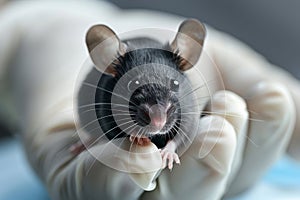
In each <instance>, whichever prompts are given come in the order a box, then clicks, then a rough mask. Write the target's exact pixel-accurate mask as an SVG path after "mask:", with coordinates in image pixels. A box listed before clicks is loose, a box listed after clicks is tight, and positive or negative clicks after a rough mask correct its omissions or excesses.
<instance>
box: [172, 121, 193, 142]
mask: <svg viewBox="0 0 300 200" xmlns="http://www.w3.org/2000/svg"><path fill="white" fill-rule="evenodd" d="M174 126H175V127H177V128H178V129H179V130H180V131H181V132H182V134H183V135H184V137H185V138H187V140H188V141H189V142H190V143H192V141H191V139H190V138H189V137H188V136H187V134H186V133H185V132H184V131H183V130H182V129H181V128H180V127H179V126H178V125H176V124H175V125H174ZM178 133H180V132H179V131H178Z"/></svg>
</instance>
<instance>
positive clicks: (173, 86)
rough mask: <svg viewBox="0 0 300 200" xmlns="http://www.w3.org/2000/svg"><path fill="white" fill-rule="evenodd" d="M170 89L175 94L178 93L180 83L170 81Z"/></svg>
mask: <svg viewBox="0 0 300 200" xmlns="http://www.w3.org/2000/svg"><path fill="white" fill-rule="evenodd" d="M170 89H171V90H172V91H173V92H178V89H179V81H177V80H175V79H171V81H170Z"/></svg>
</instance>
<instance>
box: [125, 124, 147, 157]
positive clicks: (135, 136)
mask: <svg viewBox="0 0 300 200" xmlns="http://www.w3.org/2000/svg"><path fill="white" fill-rule="evenodd" d="M140 131H142V132H141V133H143V131H144V130H143V129H142V128H140V129H139V130H138V132H137V134H136V135H134V140H135V139H136V138H137V136H138V135H139V133H140ZM132 145H133V142H131V144H130V146H129V150H128V151H129V154H131V148H132ZM128 159H129V157H128Z"/></svg>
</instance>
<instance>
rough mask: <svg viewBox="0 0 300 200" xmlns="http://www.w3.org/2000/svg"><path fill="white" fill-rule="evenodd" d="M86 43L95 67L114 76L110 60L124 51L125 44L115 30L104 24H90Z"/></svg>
mask: <svg viewBox="0 0 300 200" xmlns="http://www.w3.org/2000/svg"><path fill="white" fill-rule="evenodd" d="M86 45H87V47H88V50H89V53H90V56H91V59H92V61H93V62H94V64H95V67H96V68H97V69H98V70H99V71H101V72H103V73H106V74H109V75H112V76H115V75H116V73H117V72H116V69H115V68H114V66H113V65H112V62H113V61H114V60H115V59H116V58H117V57H118V56H119V55H122V54H123V53H125V44H123V43H122V42H121V41H120V39H119V38H118V36H117V35H116V34H115V32H114V31H112V30H111V29H110V28H109V27H107V26H105V25H95V26H92V27H91V28H90V29H89V30H88V32H87V34H86Z"/></svg>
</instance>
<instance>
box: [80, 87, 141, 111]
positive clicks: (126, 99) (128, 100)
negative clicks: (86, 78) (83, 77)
mask: <svg viewBox="0 0 300 200" xmlns="http://www.w3.org/2000/svg"><path fill="white" fill-rule="evenodd" d="M82 84H83V85H86V86H89V87H93V88H96V89H99V90H103V91H105V92H108V93H111V94H113V95H116V96H118V97H120V98H122V99H124V100H125V101H127V102H130V103H132V104H133V105H135V106H137V105H136V104H135V103H134V102H132V101H130V99H128V98H126V97H124V96H122V95H120V94H117V93H115V92H112V91H109V90H107V89H105V88H102V87H99V86H97V85H93V84H90V83H87V82H83V83H82Z"/></svg>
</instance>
